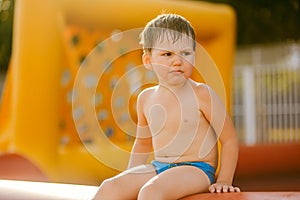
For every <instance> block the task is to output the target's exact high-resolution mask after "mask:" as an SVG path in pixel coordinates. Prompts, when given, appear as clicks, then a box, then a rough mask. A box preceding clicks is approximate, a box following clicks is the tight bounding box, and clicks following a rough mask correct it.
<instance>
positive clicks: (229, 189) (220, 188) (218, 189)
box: [208, 183, 241, 193]
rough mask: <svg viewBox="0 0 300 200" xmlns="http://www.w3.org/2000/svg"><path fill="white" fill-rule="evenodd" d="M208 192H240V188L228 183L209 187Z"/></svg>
mask: <svg viewBox="0 0 300 200" xmlns="http://www.w3.org/2000/svg"><path fill="white" fill-rule="evenodd" d="M208 190H209V191H210V192H211V193H214V192H215V193H221V192H240V191H241V190H240V188H238V187H234V186H232V185H228V184H226V183H214V184H212V185H211V186H209V188H208Z"/></svg>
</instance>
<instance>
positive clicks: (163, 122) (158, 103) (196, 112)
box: [145, 97, 201, 132]
mask: <svg viewBox="0 0 300 200" xmlns="http://www.w3.org/2000/svg"><path fill="white" fill-rule="evenodd" d="M145 114H146V118H147V120H148V124H149V125H150V128H151V127H152V130H155V132H159V131H162V130H163V129H168V130H169V129H178V128H179V127H185V126H196V124H198V122H199V120H200V118H201V112H200V109H199V106H198V103H197V101H196V100H195V99H188V98H182V99H181V98H178V97H169V98H165V99H159V98H153V99H151V100H150V101H149V102H148V104H147V106H146V107H145Z"/></svg>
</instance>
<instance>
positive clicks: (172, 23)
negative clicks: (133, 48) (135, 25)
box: [140, 14, 196, 53]
mask: <svg viewBox="0 0 300 200" xmlns="http://www.w3.org/2000/svg"><path fill="white" fill-rule="evenodd" d="M166 33H168V35H167V34H166ZM169 33H170V34H169ZM169 35H170V37H171V39H172V40H173V41H174V42H176V41H177V40H179V39H181V38H182V37H183V36H188V37H189V38H191V39H192V40H193V49H194V50H195V48H196V41H195V31H194V28H193V27H192V25H191V24H190V22H189V21H188V20H187V19H185V18H184V17H182V16H180V15H177V14H161V15H158V16H157V17H156V18H154V19H152V20H151V21H149V22H148V23H147V25H146V26H145V28H144V30H143V31H142V33H141V35H140V39H141V40H140V44H142V45H143V50H144V53H151V50H152V48H153V46H154V45H155V44H156V42H158V41H159V40H161V39H164V37H168V36H169Z"/></svg>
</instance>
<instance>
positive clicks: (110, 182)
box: [99, 178, 119, 191]
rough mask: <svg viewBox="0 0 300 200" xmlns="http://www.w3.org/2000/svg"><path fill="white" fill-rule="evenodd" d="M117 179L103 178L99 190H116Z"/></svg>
mask: <svg viewBox="0 0 300 200" xmlns="http://www.w3.org/2000/svg"><path fill="white" fill-rule="evenodd" d="M118 187H119V186H118V181H117V180H116V179H114V178H110V179H106V180H104V181H103V182H102V183H101V185H100V188H99V189H100V190H104V191H115V190H118Z"/></svg>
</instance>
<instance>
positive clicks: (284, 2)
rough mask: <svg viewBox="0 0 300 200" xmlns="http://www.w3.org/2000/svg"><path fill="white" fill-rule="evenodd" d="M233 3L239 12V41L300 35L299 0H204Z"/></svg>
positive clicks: (283, 39) (239, 42) (282, 40)
mask: <svg viewBox="0 0 300 200" xmlns="http://www.w3.org/2000/svg"><path fill="white" fill-rule="evenodd" d="M205 1H207V2H217V3H224V4H229V5H231V6H232V7H233V8H234V9H235V11H236V15H237V44H238V45H244V44H262V43H271V42H286V41H288V40H294V41H297V40H299V39H300V10H299V6H300V0H205Z"/></svg>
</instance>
